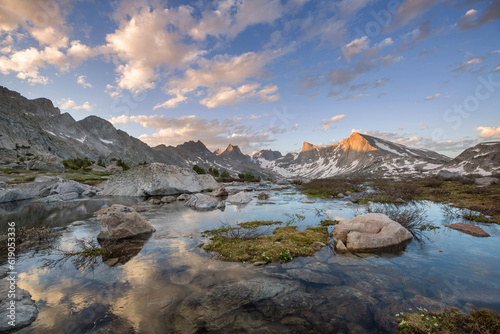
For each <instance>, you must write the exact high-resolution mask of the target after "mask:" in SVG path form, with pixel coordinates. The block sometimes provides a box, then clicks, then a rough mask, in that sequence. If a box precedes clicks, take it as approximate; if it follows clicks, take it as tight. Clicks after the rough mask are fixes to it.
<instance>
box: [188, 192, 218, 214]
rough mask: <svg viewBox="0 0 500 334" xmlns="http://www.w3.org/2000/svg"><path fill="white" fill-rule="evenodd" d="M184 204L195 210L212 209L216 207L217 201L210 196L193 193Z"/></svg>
mask: <svg viewBox="0 0 500 334" xmlns="http://www.w3.org/2000/svg"><path fill="white" fill-rule="evenodd" d="M185 205H186V206H188V207H190V208H193V209H196V210H212V209H215V208H217V206H218V205H219V201H218V200H216V199H215V198H213V197H212V196H208V195H204V194H194V195H193V196H191V198H190V199H189V200H187V201H186V204H185Z"/></svg>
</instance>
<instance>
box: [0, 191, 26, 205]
mask: <svg viewBox="0 0 500 334" xmlns="http://www.w3.org/2000/svg"><path fill="white" fill-rule="evenodd" d="M32 198H33V195H32V194H30V193H28V192H26V191H23V190H20V189H16V188H13V189H4V190H0V203H7V202H16V201H22V200H27V199H32Z"/></svg>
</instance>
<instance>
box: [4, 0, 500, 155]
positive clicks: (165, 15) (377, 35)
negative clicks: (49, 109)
mask: <svg viewBox="0 0 500 334" xmlns="http://www.w3.org/2000/svg"><path fill="white" fill-rule="evenodd" d="M0 85H3V86H5V87H7V88H9V89H11V90H15V91H18V92H20V93H21V94H22V95H24V96H26V97H28V98H37V97H46V98H49V99H51V100H52V101H54V104H55V105H56V106H57V107H59V108H60V109H61V111H62V112H68V113H69V114H71V115H72V116H73V118H75V119H76V120H81V119H83V118H85V117H87V116H89V115H97V116H99V117H101V118H103V119H106V120H109V121H110V122H111V123H112V124H113V125H114V126H115V127H117V128H119V129H122V130H124V131H126V132H128V133H129V134H130V135H132V136H134V137H137V138H139V139H141V140H142V141H144V142H146V143H147V144H149V145H151V146H155V145H159V144H165V145H174V146H175V145H178V144H181V143H183V142H185V141H188V140H201V141H202V142H204V143H205V145H206V146H207V147H208V148H209V149H211V150H215V149H216V148H221V149H224V148H225V147H226V146H227V145H228V144H229V143H231V144H233V145H239V146H240V148H241V149H242V151H243V152H244V153H247V154H251V153H253V152H256V151H259V150H261V149H273V150H279V151H281V152H282V153H287V152H291V151H299V150H300V149H301V147H302V143H303V142H304V141H307V142H310V143H312V144H314V145H318V146H324V145H331V144H333V143H336V142H339V141H341V140H342V139H344V138H347V137H349V136H350V134H351V133H352V132H359V133H364V134H368V135H373V136H376V137H379V138H383V139H386V140H390V141H393V142H396V143H400V144H403V145H408V146H411V147H418V148H427V149H431V150H435V151H437V152H440V153H442V154H446V155H448V156H451V157H454V156H456V155H457V154H459V153H461V152H462V151H463V150H464V149H466V148H468V147H471V146H473V145H475V144H477V143H479V142H484V141H494V140H499V139H500V1H497V0H490V1H487V0H457V1H451V0H389V1H378V0H340V1H322V0H221V1H209V0H198V1H180V0H170V1H168V0H167V1H161V0H151V1H149V0H130V1H129V0H125V1H97V0H93V1H92V0H88V1H85V0H80V1H77V0H23V1H19V0H0Z"/></svg>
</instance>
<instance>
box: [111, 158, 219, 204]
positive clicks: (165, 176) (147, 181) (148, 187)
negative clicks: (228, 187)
mask: <svg viewBox="0 0 500 334" xmlns="http://www.w3.org/2000/svg"><path fill="white" fill-rule="evenodd" d="M218 186H219V185H218V183H217V182H216V181H215V179H214V178H213V177H212V176H211V175H198V174H196V173H195V172H193V171H192V170H188V169H184V168H181V167H178V166H172V165H165V164H160V163H152V164H150V165H147V166H139V167H137V168H134V169H131V170H128V171H126V172H123V173H121V174H118V175H115V176H113V177H112V178H110V179H109V180H108V181H107V183H106V185H105V187H104V191H103V193H104V195H110V196H139V197H148V196H166V195H177V194H183V193H199V192H202V191H208V190H209V191H211V190H214V189H216V188H217V187H218Z"/></svg>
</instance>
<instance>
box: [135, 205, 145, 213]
mask: <svg viewBox="0 0 500 334" xmlns="http://www.w3.org/2000/svg"><path fill="white" fill-rule="evenodd" d="M132 209H134V210H135V212H146V211H148V209H147V208H146V207H144V206H137V205H136V206H133V207H132Z"/></svg>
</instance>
